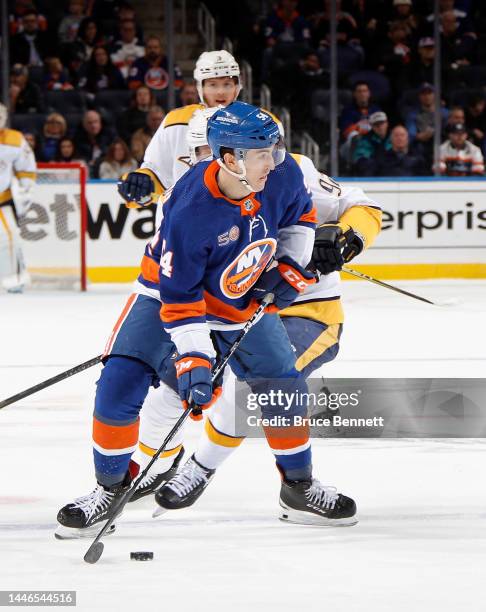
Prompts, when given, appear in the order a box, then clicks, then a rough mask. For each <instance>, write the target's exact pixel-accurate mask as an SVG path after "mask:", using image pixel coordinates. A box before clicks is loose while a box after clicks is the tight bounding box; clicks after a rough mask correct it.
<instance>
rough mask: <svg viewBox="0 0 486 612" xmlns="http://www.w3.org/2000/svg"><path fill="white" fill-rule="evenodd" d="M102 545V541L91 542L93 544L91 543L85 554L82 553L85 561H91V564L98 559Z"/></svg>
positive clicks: (101, 552)
mask: <svg viewBox="0 0 486 612" xmlns="http://www.w3.org/2000/svg"><path fill="white" fill-rule="evenodd" d="M104 547H105V545H104V544H103V542H93V544H91V546H90V547H89V548H88V550H87V551H86V554H85V555H84V557H83V559H84V560H85V561H86V563H91V564H92V565H93V564H94V563H96V562H97V561H99V558H100V557H101V555H102V554H103V549H104Z"/></svg>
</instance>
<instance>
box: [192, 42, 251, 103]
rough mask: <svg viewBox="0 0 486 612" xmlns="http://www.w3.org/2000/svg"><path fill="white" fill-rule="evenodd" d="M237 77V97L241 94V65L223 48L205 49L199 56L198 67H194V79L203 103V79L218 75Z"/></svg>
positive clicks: (213, 77) (214, 77)
mask: <svg viewBox="0 0 486 612" xmlns="http://www.w3.org/2000/svg"><path fill="white" fill-rule="evenodd" d="M226 76H227V77H236V78H237V79H238V85H237V87H236V95H235V100H236V98H237V97H238V96H239V95H240V91H241V81H240V67H239V65H238V62H237V61H236V60H235V58H234V57H233V56H232V55H231V53H228V51H225V50H224V49H221V50H220V51H204V53H201V55H200V56H199V57H198V59H197V62H196V67H195V68H194V80H195V81H196V85H197V92H198V94H199V99H200V100H201V102H202V103H203V104H205V102H204V97H203V90H202V88H203V81H204V79H216V78H218V77H226Z"/></svg>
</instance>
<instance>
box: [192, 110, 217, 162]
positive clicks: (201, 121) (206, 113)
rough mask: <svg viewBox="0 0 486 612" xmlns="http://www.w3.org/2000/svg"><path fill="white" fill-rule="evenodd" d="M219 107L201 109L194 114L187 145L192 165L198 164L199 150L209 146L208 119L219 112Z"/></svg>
mask: <svg viewBox="0 0 486 612" xmlns="http://www.w3.org/2000/svg"><path fill="white" fill-rule="evenodd" d="M218 108H220V107H218V106H215V107H213V108H200V109H198V110H196V111H195V112H194V114H193V115H192V117H191V119H190V121H189V123H188V125H187V135H186V139H187V144H188V145H189V153H190V155H191V162H192V164H196V163H197V162H198V159H197V148H198V147H204V146H205V145H207V146H209V145H208V136H207V132H208V119H209V118H210V117H212V116H213V115H214V113H215V112H216V111H217V110H218Z"/></svg>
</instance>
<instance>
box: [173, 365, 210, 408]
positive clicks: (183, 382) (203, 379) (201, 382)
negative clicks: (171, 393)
mask: <svg viewBox="0 0 486 612" xmlns="http://www.w3.org/2000/svg"><path fill="white" fill-rule="evenodd" d="M175 368H176V372H177V384H178V387H179V395H180V398H181V400H182V405H183V406H184V408H187V406H188V405H189V401H190V400H191V399H192V400H193V401H194V403H195V404H196V409H195V410H193V412H192V413H191V417H192V418H193V419H194V420H200V419H202V414H201V410H205V409H206V408H209V405H210V404H211V400H212V399H213V383H212V381H211V360H210V359H209V358H208V357H207V356H206V355H204V354H203V353H184V355H180V356H179V357H178V359H177V361H176V362H175Z"/></svg>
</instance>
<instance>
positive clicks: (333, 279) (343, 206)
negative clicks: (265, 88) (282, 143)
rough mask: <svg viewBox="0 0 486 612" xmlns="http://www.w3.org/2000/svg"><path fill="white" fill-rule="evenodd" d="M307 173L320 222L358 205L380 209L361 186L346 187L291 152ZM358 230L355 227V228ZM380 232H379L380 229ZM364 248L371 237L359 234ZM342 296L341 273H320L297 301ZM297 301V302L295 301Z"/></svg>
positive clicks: (304, 158)
mask: <svg viewBox="0 0 486 612" xmlns="http://www.w3.org/2000/svg"><path fill="white" fill-rule="evenodd" d="M292 157H293V158H294V159H295V160H296V161H297V163H298V164H299V166H300V169H301V170H302V174H303V175H304V181H305V182H306V184H307V186H308V188H309V189H310V191H311V197H312V201H313V203H314V206H315V208H316V211H317V219H318V225H321V224H322V223H335V222H337V221H339V220H340V219H341V217H342V216H343V215H344V213H345V212H346V211H348V210H349V209H351V208H353V207H355V206H361V207H370V208H372V209H377V210H378V211H379V210H380V206H379V204H377V203H376V202H375V201H374V200H372V199H371V198H369V197H368V196H367V195H366V194H365V193H364V191H363V190H362V189H361V188H360V187H343V186H341V185H339V183H337V182H336V181H335V180H333V179H332V178H330V177H328V176H327V175H326V174H323V173H322V172H319V170H317V168H316V167H315V166H314V164H313V163H312V160H311V159H309V158H308V157H306V156H305V155H298V154H296V153H292ZM353 229H355V231H356V228H353ZM377 233H378V232H377ZM360 237H361V238H362V239H363V241H364V243H365V248H367V247H368V246H370V244H371V240H367V237H366V236H365V235H363V234H362V233H360ZM340 295H341V276H340V274H339V272H331V274H326V275H323V276H321V279H320V281H319V282H318V283H316V284H315V285H310V286H309V287H308V288H307V289H306V291H305V292H304V294H303V295H301V296H300V297H298V298H297V300H296V302H302V301H308V300H312V299H329V298H338V297H340ZM294 303H295V302H294Z"/></svg>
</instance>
